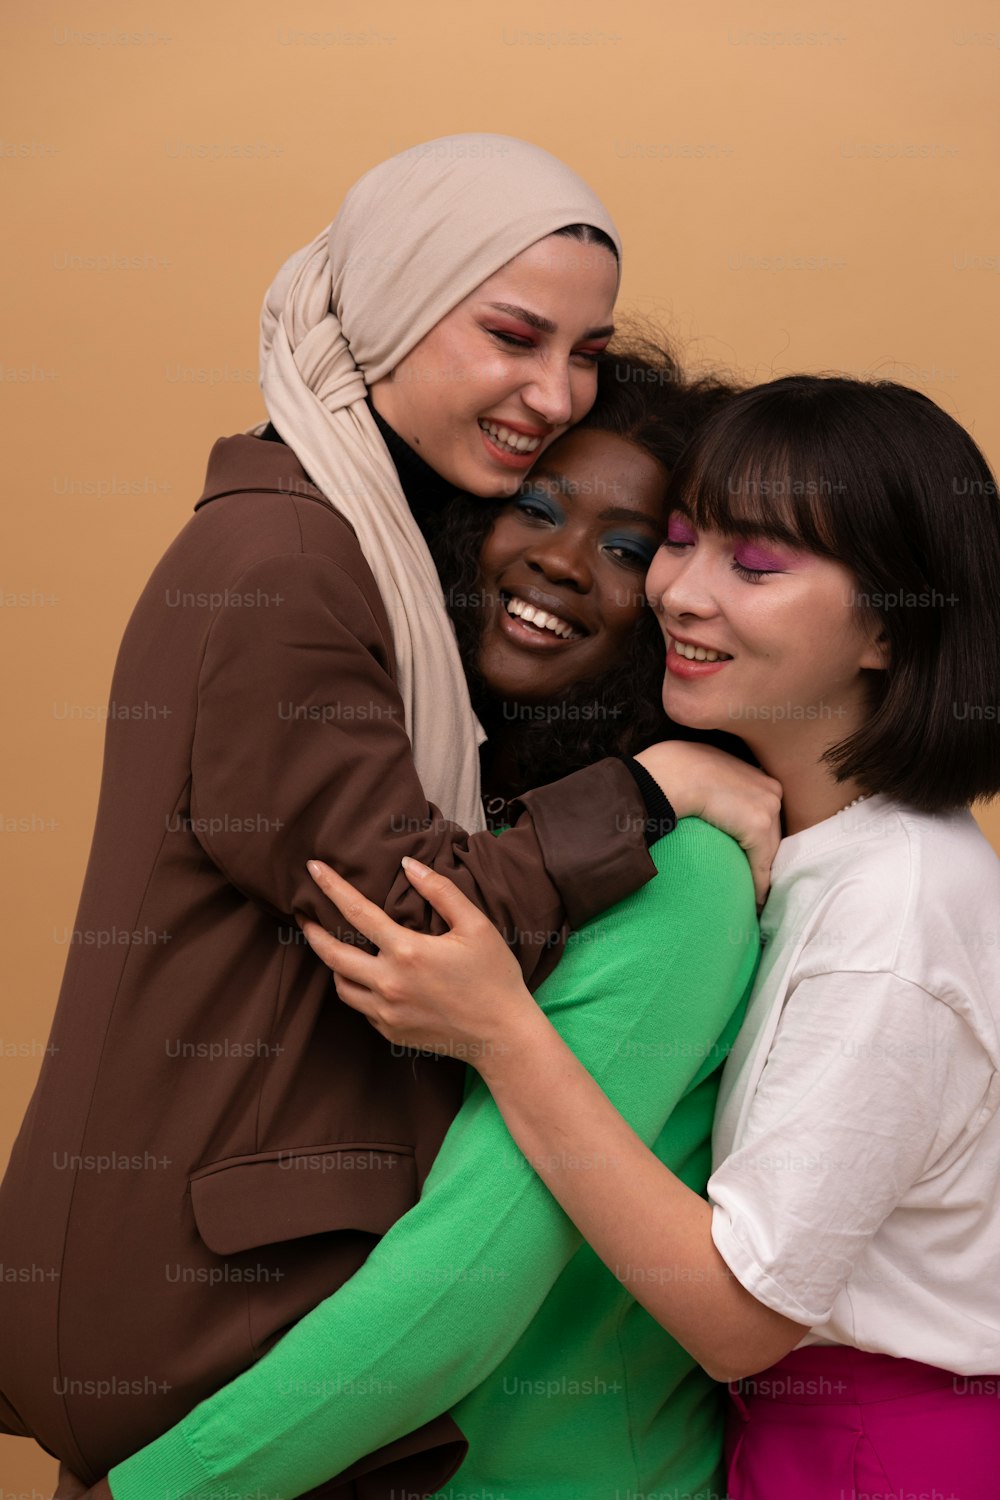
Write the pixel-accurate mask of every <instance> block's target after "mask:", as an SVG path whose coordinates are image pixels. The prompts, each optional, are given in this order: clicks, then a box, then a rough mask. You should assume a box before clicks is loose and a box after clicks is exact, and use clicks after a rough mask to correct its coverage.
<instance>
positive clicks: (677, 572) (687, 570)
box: [646, 547, 716, 620]
mask: <svg viewBox="0 0 1000 1500" xmlns="http://www.w3.org/2000/svg"><path fill="white" fill-rule="evenodd" d="M646 598H647V599H648V601H649V604H650V607H651V608H652V609H653V611H654V612H655V613H656V614H657V615H659V616H660V617H661V620H662V619H663V618H665V617H667V616H671V617H672V618H674V619H680V618H681V617H682V616H684V615H694V616H696V617H697V618H699V619H704V618H706V617H707V616H709V615H712V614H715V613H716V604H715V599H714V596H713V593H712V589H711V571H710V563H709V559H708V557H707V554H706V550H705V549H704V548H700V547H690V548H687V549H686V550H684V551H683V552H674V551H671V549H670V548H669V547H661V548H660V549H659V551H658V552H657V554H656V556H655V557H654V558H653V561H652V562H651V563H650V565H649V572H648V573H647V574H646Z"/></svg>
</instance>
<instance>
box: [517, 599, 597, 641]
mask: <svg viewBox="0 0 1000 1500" xmlns="http://www.w3.org/2000/svg"><path fill="white" fill-rule="evenodd" d="M504 608H505V609H506V611H507V613H508V614H509V615H514V617H515V618H516V619H521V620H526V621H527V623H528V624H529V625H535V626H537V627H538V629H539V630H551V631H552V633H553V635H557V636H559V637H560V638H561V639H562V640H564V641H575V640H579V639H580V637H581V634H582V632H581V631H579V630H575V629H574V628H573V626H572V625H570V624H569V622H568V621H566V620H560V618H559V616H558V615H550V614H547V613H546V611H545V610H544V609H536V608H535V606H534V605H533V604H528V603H527V602H526V601H525V600H524V599H518V598H516V597H514V596H513V595H512V596H511V597H510V598H509V599H507V600H506V602H505V604H504Z"/></svg>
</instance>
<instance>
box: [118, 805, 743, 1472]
mask: <svg viewBox="0 0 1000 1500" xmlns="http://www.w3.org/2000/svg"><path fill="white" fill-rule="evenodd" d="M651 853H652V855H653V858H654V861H655V863H656V866H657V871H658V874H657V876H656V878H655V879H653V880H652V881H650V882H649V883H648V884H647V885H645V886H643V887H642V888H641V889H640V890H639V891H637V892H635V893H634V894H633V895H631V896H629V897H627V898H626V899H625V900H624V901H622V902H620V903H619V904H618V905H617V906H615V907H612V908H611V909H610V910H609V911H607V912H604V913H602V914H601V916H599V917H597V918H595V919H594V920H593V921H591V922H589V923H587V924H586V925H585V926H583V927H581V928H580V929H579V930H578V931H577V932H575V933H574V934H573V935H572V937H571V938H570V941H569V943H568V945H567V948H566V951H565V954H564V956H563V958H562V960H561V961H560V963H559V965H558V967H557V969H556V970H555V971H554V972H553V973H552V974H551V975H550V976H549V978H548V979H547V980H546V981H545V983H544V984H543V985H542V986H541V987H540V989H539V991H538V994H537V996H536V998H537V1000H538V1003H539V1004H540V1005H541V1006H542V1008H543V1009H544V1010H545V1012H546V1014H547V1015H548V1016H549V1018H550V1019H551V1021H552V1022H553V1024H554V1025H555V1027H556V1028H557V1030H558V1031H559V1032H560V1034H561V1035H562V1036H563V1037H564V1039H565V1040H566V1042H567V1043H568V1045H569V1046H570V1047H571V1048H572V1050H573V1051H574V1052H575V1053H576V1055H577V1056H578V1057H579V1058H580V1059H581V1061H582V1062H583V1063H584V1065H585V1066H586V1067H587V1068H588V1070H589V1071H590V1072H591V1073H592V1075H593V1076H594V1077H595V1078H596V1079H597V1081H598V1083H599V1084H600V1085H601V1087H602V1088H603V1089H604V1091H605V1092H606V1093H607V1094H608V1096H609V1097H610V1098H611V1100H612V1101H613V1103H614V1104H615V1105H616V1107H617V1108H619V1109H620V1110H621V1112H622V1114H623V1115H624V1116H625V1117H626V1119H628V1120H629V1122H630V1123H631V1125H632V1126H633V1128H634V1129H635V1130H636V1131H637V1133H638V1134H639V1135H640V1136H641V1137H642V1139H643V1140H644V1141H645V1142H646V1143H647V1144H652V1142H653V1141H655V1140H656V1138H657V1137H658V1135H659V1134H660V1132H661V1130H662V1129H663V1127H664V1125H665V1123H666V1121H667V1118H668V1116H669V1115H670V1113H671V1111H672V1110H673V1108H674V1106H675V1105H676V1103H677V1102H678V1101H679V1100H680V1099H681V1098H682V1096H683V1095H684V1094H685V1093H686V1092H687V1090H688V1089H689V1088H690V1087H691V1085H692V1083H693V1082H694V1081H695V1080H696V1079H700V1078H701V1077H703V1076H704V1075H705V1074H706V1073H708V1072H710V1071H711V1069H712V1068H713V1067H714V1066H716V1065H717V1063H718V1061H719V1058H718V1056H717V1055H713V1047H714V1043H715V1042H716V1040H717V1039H718V1038H719V1037H720V1035H721V1034H722V1033H723V1031H724V1030H725V1028H726V1026H727V1023H728V1022H729V1021H730V1019H731V1017H732V1016H733V1013H734V1011H735V1010H736V1009H737V1007H738V1005H739V1003H740V1000H741V999H742V997H743V995H744V992H745V991H746V989H747V986H748V985H749V983H750V982H751V980H752V977H753V971H754V968H755V965H756V958H757V926H756V921H755V917H754V896H753V886H752V882H751V878H750V872H749V867H748V865H747V863H746V860H745V858H744V856H743V854H742V852H741V851H740V850H739V848H738V847H737V846H736V844H734V843H733V842H732V841H731V840H730V839H728V838H727V837H726V836H725V835H724V834H721V833H718V832H717V831H716V830H715V829H713V828H709V827H708V825H707V824H704V823H701V822H699V821H697V820H694V819H687V820H684V821H683V822H681V823H680V824H679V825H678V828H677V829H676V831H675V832H674V833H672V834H671V835H669V837H667V838H665V839H662V840H661V841H660V842H659V843H658V844H656V845H654V847H653V849H652V851H651ZM579 1244H580V1236H579V1234H578V1232H577V1230H576V1229H575V1228H574V1226H573V1225H572V1224H571V1223H570V1221H569V1220H568V1219H567V1217H566V1215H565V1214H564V1213H563V1211H562V1209H561V1208H560V1207H559V1206H558V1204H557V1203H556V1202H555V1200H554V1198H553V1197H552V1196H551V1194H550V1193H549V1191H548V1189H547V1188H546V1187H545V1186H544V1184H543V1183H542V1181H541V1179H540V1178H538V1177H537V1176H536V1175H535V1173H534V1172H532V1171H531V1169H530V1168H529V1167H528V1165H527V1163H526V1161H525V1159H524V1157H523V1156H522V1155H521V1153H520V1152H519V1151H518V1149H517V1147H516V1146H515V1145H514V1143H513V1141H512V1140H511V1137H510V1135H509V1134H508V1132H507V1128H506V1126H505V1125H504V1123H503V1119H502V1118H501V1116H500V1113H499V1111H498V1110H497V1108H496V1105H495V1104H494V1103H493V1100H492V1098H491V1096H490V1094H489V1091H488V1090H487V1089H486V1087H485V1086H484V1085H483V1083H482V1082H481V1080H479V1079H476V1080H475V1082H474V1083H473V1085H472V1087H471V1088H470V1089H469V1091H468V1094H467V1097H466V1100H465V1102H464V1104H463V1106H462V1109H461V1111H460V1113H459V1115H458V1117H457V1118H456V1120H455V1121H454V1123H453V1124H452V1127H451V1129H450V1130H449V1132H448V1134H447V1136H446V1138H445V1140H444V1143H443V1145H442V1147H441V1150H440V1152H439V1154H438V1156H437V1158H436V1160H435V1162H434V1166H433V1168H432V1170H431V1172H430V1175H429V1176H428V1178H427V1181H426V1183H425V1185H424V1191H423V1194H422V1196H421V1199H420V1202H419V1203H418V1204H417V1205H416V1206H415V1207H414V1208H412V1209H411V1210H410V1212H409V1213H407V1214H406V1215H405V1216H404V1217H403V1218H402V1219H400V1220H399V1221H398V1222H397V1223H396V1224H394V1225H393V1226H392V1228H391V1229H390V1230H389V1232H388V1233H387V1234H386V1235H385V1236H384V1237H383V1238H382V1240H380V1242H379V1244H378V1245H377V1246H376V1247H375V1249H374V1250H373V1251H372V1254H371V1255H370V1256H369V1258H368V1260H367V1261H366V1262H365V1264H364V1265H363V1266H362V1267H361V1269H360V1270H359V1271H358V1272H357V1273H356V1275H354V1276H353V1277H352V1278H351V1280H350V1281H348V1282H347V1283H346V1284H345V1285H344V1286H343V1287H342V1288H341V1289H340V1290H339V1291H338V1292H337V1293H336V1294H335V1295H334V1296H332V1297H329V1298H327V1299H326V1301H324V1302H322V1303H321V1304H320V1305H319V1306H318V1307H316V1308H314V1309H313V1311H312V1312H310V1313H309V1314H308V1315H307V1316H306V1317H304V1318H303V1319H302V1320H301V1321H300V1322H299V1323H297V1324H296V1325H295V1327H294V1328H292V1329H291V1330H290V1331H289V1332H288V1333H287V1334H286V1335H285V1336H284V1337H283V1338H282V1339H281V1340H280V1341H279V1343H277V1344H276V1345H275V1346H274V1348H273V1349H271V1350H270V1351H269V1352H268V1353H267V1354H266V1355H265V1356H264V1357H263V1358H262V1359H261V1360H260V1361H259V1362H258V1363H257V1364H255V1365H254V1366H252V1368H250V1369H249V1370H247V1371H245V1372H244V1373H243V1374H242V1375H240V1376H238V1377H237V1379H235V1380H233V1381H232V1382H231V1383H230V1384H229V1385H227V1386H225V1387H224V1388H223V1389H222V1390H220V1391H217V1392H216V1393H215V1394H214V1395H213V1396H210V1397H209V1398H208V1399H206V1400H205V1401H202V1402H201V1403H200V1405H198V1406H197V1407H195V1409H194V1410H193V1411H192V1412H190V1413H189V1414H188V1416H186V1417H185V1418H184V1419H183V1421H181V1422H179V1423H178V1424H177V1425H176V1426H175V1427H173V1428H171V1429H170V1431H169V1432H166V1433H165V1434H164V1435H163V1436H162V1437H160V1438H157V1439H156V1440H155V1441H154V1442H152V1443H150V1444H149V1445H148V1446H147V1447H145V1448H143V1449H142V1450H141V1451H140V1452H138V1453H136V1454H134V1455H133V1456H132V1457H131V1458H129V1459H126V1461H125V1462H124V1463H122V1464H119V1465H118V1466H117V1468H115V1469H113V1470H112V1471H111V1474H110V1476H109V1478H110V1483H111V1488H112V1492H113V1494H114V1497H115V1500H164V1496H166V1495H169V1496H170V1500H202V1497H203V1496H209V1495H211V1496H213V1497H217V1496H219V1495H225V1497H226V1500H241V1497H247V1500H249V1497H256V1496H260V1495H262V1494H266V1495H268V1496H269V1497H270V1500H291V1497H293V1496H296V1495H301V1494H302V1493H303V1492H304V1491H305V1490H308V1489H311V1488H312V1487H313V1486H314V1485H318V1484H320V1483H321V1482H322V1481H323V1480H325V1479H327V1478H329V1477H331V1476H332V1475H334V1474H337V1473H339V1472H340V1471H341V1470H342V1469H344V1468H346V1467H348V1466H349V1465H350V1464H352V1463H354V1462H355V1461H356V1460H357V1459H359V1458H360V1457H362V1456H363V1455H364V1454H366V1453H370V1452H372V1451H373V1450H374V1449H375V1448H378V1447H380V1446H381V1445H382V1444H384V1443H388V1442H390V1441H392V1440H393V1439H394V1438H397V1437H400V1436H402V1435H404V1434H406V1433H409V1432H412V1431H413V1430H414V1429H415V1428H417V1427H419V1426H420V1425H421V1424H422V1423H424V1422H426V1421H429V1420H430V1419H431V1418H432V1417H435V1416H437V1415H438V1414H439V1413H440V1412H442V1411H445V1410H447V1409H448V1408H449V1407H451V1406H453V1405H454V1404H455V1403H456V1402H457V1401H459V1400H460V1399H461V1398H462V1397H463V1396H465V1395H466V1394H467V1393H468V1392H469V1391H471V1390H472V1389H473V1388H474V1387H475V1386H477V1385H479V1384H480V1383H481V1382H482V1381H483V1380H484V1379H485V1378H486V1377H487V1376H488V1375H489V1374H490V1373H491V1371H493V1370H494V1369H495V1368H496V1367H497V1365H499V1363H500V1362H501V1360H503V1359H504V1357H505V1356H506V1355H507V1353H508V1352H509V1351H510V1349H511V1348H512V1347H513V1346H514V1344H515V1343H516V1341H517V1340H518V1338H519V1337H520V1336H521V1334H522V1333H523V1331H524V1329H525V1328H526V1327H527V1325H528V1324H529V1322H530V1321H531V1320H532V1318H533V1317H534V1316H535V1314H536V1312H537V1310H538V1308H539V1307H540V1306H541V1304H542V1302H543V1300H544V1299H545V1297H546V1295H547V1294H548V1292H549V1290H550V1289H551V1287H552V1285H553V1283H554V1282H555V1281H556V1279H557V1277H558V1276H559V1275H560V1273H561V1272H562V1270H563V1268H564V1267H565V1266H566V1264H567V1263H568V1261H569V1260H570V1258H571V1256H572V1255H573V1254H574V1253H575V1251H576V1250H577V1248H578V1246H579ZM374 1392H377V1393H379V1394H378V1395H377V1396H374V1397H373V1393H374Z"/></svg>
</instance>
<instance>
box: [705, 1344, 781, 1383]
mask: <svg viewBox="0 0 1000 1500" xmlns="http://www.w3.org/2000/svg"><path fill="white" fill-rule="evenodd" d="M699 1363H700V1365H701V1367H702V1369H703V1370H704V1371H705V1373H706V1375H709V1376H711V1378H712V1379H713V1380H717V1381H718V1382H719V1384H720V1385H739V1383H740V1381H741V1380H747V1379H749V1377H750V1376H751V1375H759V1374H760V1372H761V1370H766V1369H768V1368H769V1367H770V1366H771V1365H772V1364H774V1360H772V1359H751V1358H749V1357H747V1358H744V1359H739V1358H737V1359H733V1358H732V1357H731V1351H724V1350H721V1349H718V1350H712V1351H711V1353H706V1354H705V1356H704V1357H703V1358H702V1359H700V1360H699Z"/></svg>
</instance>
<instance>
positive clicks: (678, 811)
mask: <svg viewBox="0 0 1000 1500" xmlns="http://www.w3.org/2000/svg"><path fill="white" fill-rule="evenodd" d="M685 748H686V747H685V744H684V741H683V740H664V741H661V742H660V743H659V744H657V745H650V746H649V748H648V749H646V750H640V751H638V752H637V754H635V755H634V756H633V757H632V759H633V760H635V761H637V762H638V764H639V765H640V766H642V767H643V769H644V770H646V771H648V772H649V774H650V776H652V777H654V778H655V780H656V781H657V783H658V784H659V786H660V788H661V789H662V791H663V793H664V795H665V796H666V797H668V798H669V799H670V805H671V807H672V808H673V810H674V814H675V815H676V817H677V819H678V820H680V819H681V818H690V817H695V816H697V814H698V811H699V807H698V797H697V791H696V788H695V778H694V774H693V767H692V766H691V764H690V757H687V763H685V759H686V758H685V754H684V751H685Z"/></svg>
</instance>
